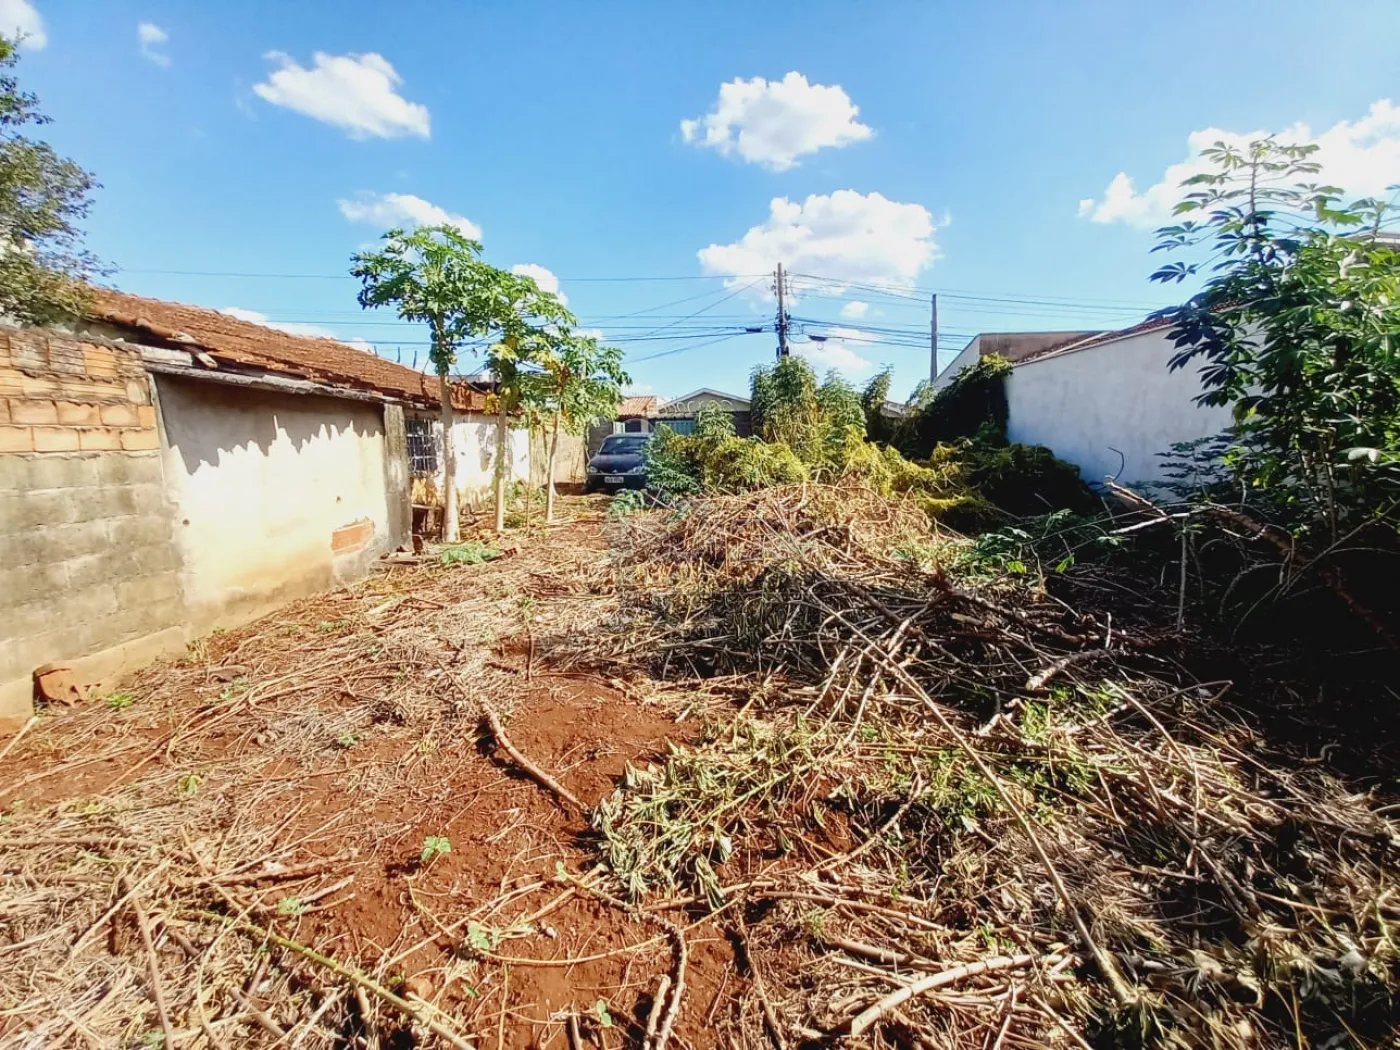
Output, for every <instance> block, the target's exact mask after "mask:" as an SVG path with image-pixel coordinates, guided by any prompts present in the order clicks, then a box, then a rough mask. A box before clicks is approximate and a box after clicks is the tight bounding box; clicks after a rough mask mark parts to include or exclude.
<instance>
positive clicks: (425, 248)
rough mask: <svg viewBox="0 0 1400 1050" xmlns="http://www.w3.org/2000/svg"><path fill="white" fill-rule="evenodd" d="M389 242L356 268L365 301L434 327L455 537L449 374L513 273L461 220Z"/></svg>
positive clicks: (483, 327) (360, 256)
mask: <svg viewBox="0 0 1400 1050" xmlns="http://www.w3.org/2000/svg"><path fill="white" fill-rule="evenodd" d="M383 241H384V244H383V247H381V248H379V249H378V250H377V251H368V252H359V253H357V254H356V255H354V256H353V257H352V258H351V266H350V273H351V274H352V275H354V276H355V277H358V278H359V279H360V293H359V302H360V305H361V306H362V307H364V308H365V309H367V310H368V309H373V308H376V307H383V306H391V307H394V308H395V309H396V310H397V311H398V315H399V317H400V318H401V319H402V320H405V321H413V322H416V323H421V324H426V325H427V326H428V337H429V348H430V349H429V350H428V357H429V359H430V360H431V361H432V364H433V369H434V370H435V371H436V372H437V377H438V399H439V403H440V405H441V413H442V462H443V470H442V477H443V509H442V538H443V540H444V541H446V542H448V543H455V542H456V541H457V540H458V539H459V538H460V537H461V524H460V522H459V520H458V509H457V483H456V456H455V455H454V450H453V442H452V424H453V411H452V384H451V380H450V376H451V372H452V368H453V366H454V365H456V363H457V354H458V352H459V351H460V350H461V348H462V346H463V344H464V343H465V342H467V341H468V340H470V339H472V338H473V337H480V336H483V335H485V334H486V333H487V332H488V331H490V330H491V328H492V322H493V317H492V315H491V313H490V310H491V307H492V306H493V305H494V299H495V297H494V296H493V294H492V289H493V288H495V287H496V286H497V285H498V284H499V282H500V279H501V278H502V277H503V276H507V275H504V274H502V272H501V271H500V270H497V269H496V268H495V267H493V266H489V265H487V264H486V263H485V262H483V261H482V260H481V250H482V249H481V242H479V241H474V240H472V239H471V238H470V237H468V236H466V235H465V234H464V233H462V231H461V230H459V229H458V228H457V227H455V226H450V225H446V224H444V225H441V226H420V227H418V228H417V229H415V230H412V231H408V230H404V229H401V228H395V229H392V230H390V231H389V232H388V233H386V234H384V237H383Z"/></svg>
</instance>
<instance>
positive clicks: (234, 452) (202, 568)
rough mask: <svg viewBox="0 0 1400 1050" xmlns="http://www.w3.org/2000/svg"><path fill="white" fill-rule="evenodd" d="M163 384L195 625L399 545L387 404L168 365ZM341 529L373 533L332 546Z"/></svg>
mask: <svg viewBox="0 0 1400 1050" xmlns="http://www.w3.org/2000/svg"><path fill="white" fill-rule="evenodd" d="M156 389H157V393H158V395H159V402H160V418H161V425H162V428H163V431H164V437H165V441H164V443H163V448H162V458H163V461H164V467H165V470H164V473H165V484H166V489H167V498H168V499H169V500H170V502H171V504H173V507H174V521H175V524H174V534H175V537H174V538H175V544H176V547H177V549H178V550H179V552H180V556H181V564H182V582H183V588H184V594H185V600H186V602H187V605H188V610H189V616H190V622H191V626H192V627H194V628H196V629H199V628H207V627H209V626H213V625H220V626H231V625H233V624H235V623H239V622H242V621H245V620H247V619H250V618H252V617H253V616H256V615H260V614H261V613H263V612H265V611H267V610H268V609H271V608H273V607H275V606H277V605H279V604H281V603H283V602H285V601H288V600H290V599H292V598H297V597H301V596H302V595H306V594H312V593H315V592H316V591H320V590H324V589H326V588H327V587H330V586H332V585H333V584H334V583H335V582H336V581H337V580H340V579H344V578H346V577H350V576H354V575H356V574H358V573H359V572H360V571H362V570H363V569H364V567H365V564H366V563H367V562H368V560H370V559H372V558H373V557H375V556H376V555H378V554H379V553H380V552H382V551H383V550H385V549H387V547H388V546H389V545H390V543H391V532H392V528H391V522H390V508H389V506H388V497H387V495H386V482H385V439H384V415H383V412H384V410H383V408H382V406H379V405H375V404H370V403H367V402H362V401H349V400H341V399H338V398H327V397H315V396H306V395H297V394H281V393H272V392H269V391H265V390H247V389H240V388H236V387H231V386H225V385H223V384H219V383H205V382H200V381H198V380H189V379H176V378H174V377H169V376H160V377H159V378H158V379H157V381H156ZM366 524H367V525H368V526H370V528H368V529H365V528H364V527H365V525H366ZM344 529H364V531H365V533H366V535H365V538H364V539H363V541H360V542H357V543H356V544H355V545H354V546H353V547H350V548H339V549H335V548H333V546H332V545H333V543H335V542H336V540H335V534H336V533H337V531H338V530H344Z"/></svg>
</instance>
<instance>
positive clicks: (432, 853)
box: [418, 835, 452, 864]
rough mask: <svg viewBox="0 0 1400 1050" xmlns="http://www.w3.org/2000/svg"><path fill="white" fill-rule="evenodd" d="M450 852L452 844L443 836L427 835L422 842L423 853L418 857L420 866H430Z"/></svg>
mask: <svg viewBox="0 0 1400 1050" xmlns="http://www.w3.org/2000/svg"><path fill="white" fill-rule="evenodd" d="M451 852H452V843H451V842H449V841H448V840H447V836H445V835H429V836H428V837H427V838H425V839H424V840H423V852H422V853H420V854H419V855H418V861H419V863H421V864H430V863H432V862H433V861H435V860H437V858H438V857H441V856H445V855H446V854H448V853H451Z"/></svg>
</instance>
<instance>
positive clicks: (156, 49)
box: [136, 22, 170, 66]
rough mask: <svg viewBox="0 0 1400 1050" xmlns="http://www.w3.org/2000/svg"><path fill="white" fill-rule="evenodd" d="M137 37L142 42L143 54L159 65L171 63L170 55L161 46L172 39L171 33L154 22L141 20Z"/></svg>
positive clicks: (137, 29) (137, 28)
mask: <svg viewBox="0 0 1400 1050" xmlns="http://www.w3.org/2000/svg"><path fill="white" fill-rule="evenodd" d="M136 39H137V40H138V41H140V43H141V54H142V55H144V56H145V57H146V58H149V59H150V60H151V61H152V62H154V63H155V64H156V65H158V66H168V65H170V56H169V55H167V54H166V53H165V52H164V51H162V50H161V46H162V45H164V44H166V43H168V42H169V41H170V34H169V33H167V32H166V31H165V30H164V29H162V28H161V27H160V26H158V25H156V24H155V23H154V22H141V23H140V24H138V25H137V27H136Z"/></svg>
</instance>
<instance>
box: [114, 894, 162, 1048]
mask: <svg viewBox="0 0 1400 1050" xmlns="http://www.w3.org/2000/svg"><path fill="white" fill-rule="evenodd" d="M119 885H120V887H121V891H122V893H123V894H125V895H126V896H127V897H128V898H129V899H130V901H131V910H132V912H134V913H135V915H136V925H137V927H139V928H140V930H141V943H142V944H143V945H144V946H145V948H146V964H147V965H148V966H149V967H150V970H151V998H152V999H154V1000H155V1004H156V1013H157V1014H159V1015H160V1030H161V1031H162V1032H163V1033H165V1044H164V1045H165V1046H166V1047H167V1048H171V1050H173V1048H174V1046H175V1029H174V1028H173V1027H171V1024H170V1009H169V1008H168V1007H167V1006H166V1005H165V986H164V985H162V984H161V981H160V960H159V959H158V958H156V946H155V942H154V941H152V940H151V924H150V923H149V922H147V921H146V911H145V909H144V908H142V907H141V901H140V900H139V899H138V898H137V896H136V890H135V889H134V888H133V887H132V885H131V880H130V879H128V878H127V877H126V876H125V875H123V876H122V877H121V880H120V883H119Z"/></svg>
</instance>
